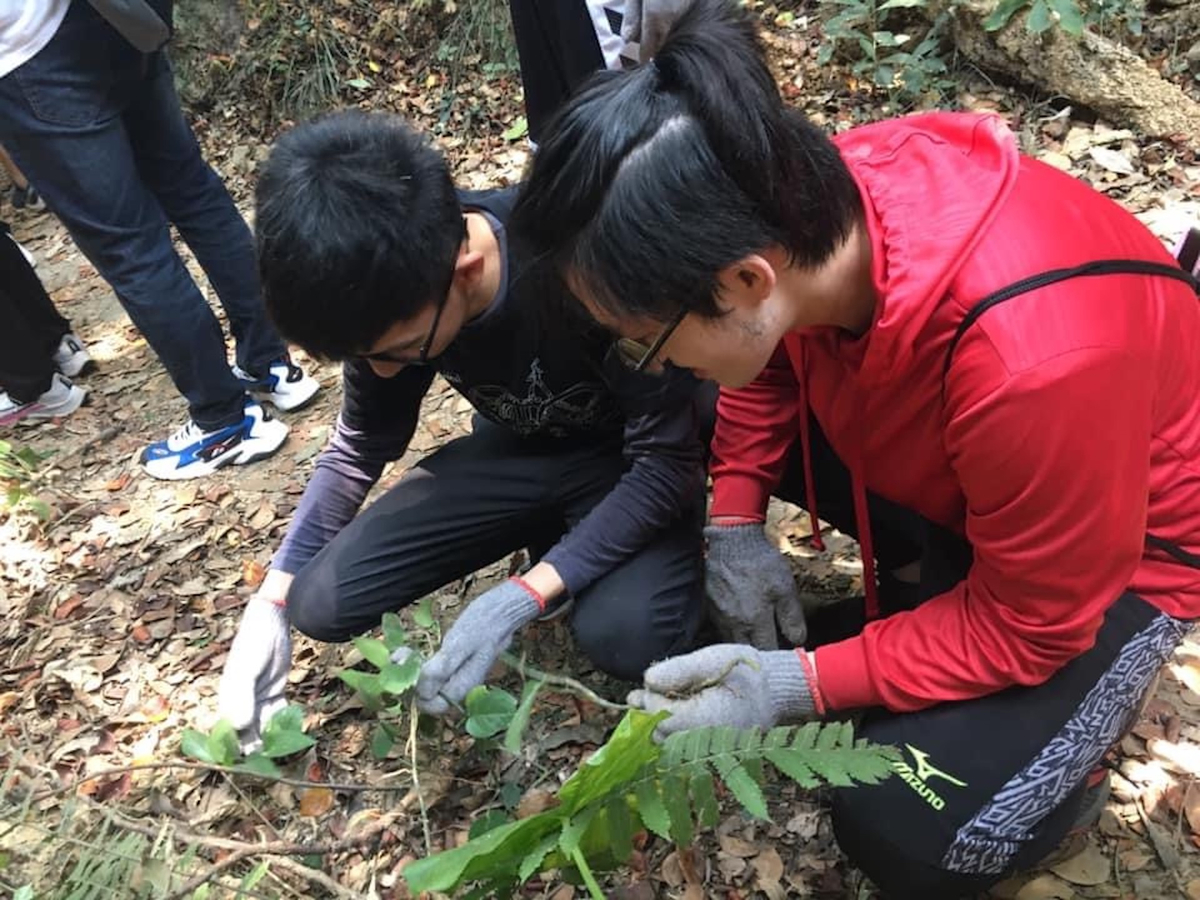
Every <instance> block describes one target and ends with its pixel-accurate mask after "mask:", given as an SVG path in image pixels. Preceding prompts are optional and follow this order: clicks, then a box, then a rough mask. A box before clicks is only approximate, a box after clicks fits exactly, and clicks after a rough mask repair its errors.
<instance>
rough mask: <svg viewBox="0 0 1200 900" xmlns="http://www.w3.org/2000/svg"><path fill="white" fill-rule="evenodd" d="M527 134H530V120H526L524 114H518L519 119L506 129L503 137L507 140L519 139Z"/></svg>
mask: <svg viewBox="0 0 1200 900" xmlns="http://www.w3.org/2000/svg"><path fill="white" fill-rule="evenodd" d="M527 134H529V122H527V121H526V120H525V117H524V116H518V117H517V120H516V121H515V122H513V123H512V125H511V126H510V127H509V128H507V129H505V131H504V133H503V134H502V135H501V137H502V138H504V139H505V140H506V141H519V140H520V139H521V138H523V137H525V135H527Z"/></svg>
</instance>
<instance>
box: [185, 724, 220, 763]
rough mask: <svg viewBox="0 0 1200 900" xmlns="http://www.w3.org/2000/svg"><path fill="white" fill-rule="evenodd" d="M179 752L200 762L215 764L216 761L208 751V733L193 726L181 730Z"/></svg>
mask: <svg viewBox="0 0 1200 900" xmlns="http://www.w3.org/2000/svg"><path fill="white" fill-rule="evenodd" d="M179 752H181V753H182V754H183V755H184V756H190V757H191V758H192V759H198V760H200V762H203V763H208V764H209V765H217V761H216V760H215V759H213V757H212V754H211V753H209V752H208V735H207V734H205V733H204V732H202V731H197V730H196V729H194V728H185V729H184V730H183V739H182V740H180V742H179Z"/></svg>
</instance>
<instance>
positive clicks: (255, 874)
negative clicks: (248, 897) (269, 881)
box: [238, 859, 271, 891]
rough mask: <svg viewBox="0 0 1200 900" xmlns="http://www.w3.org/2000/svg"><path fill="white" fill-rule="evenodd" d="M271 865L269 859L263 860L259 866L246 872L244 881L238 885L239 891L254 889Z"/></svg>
mask: <svg viewBox="0 0 1200 900" xmlns="http://www.w3.org/2000/svg"><path fill="white" fill-rule="evenodd" d="M270 866H271V861H270V860H269V859H264V860H262V861H261V862H260V863H259V864H258V865H257V866H255V867H254V868H253V869H251V870H250V871H249V872H248V873H246V877H245V878H243V879H242V883H241V884H240V885H238V889H239V891H252V890H254V886H255V885H256V884H258V883H259V882H260V881H262V880H263V878H264V876H266V874H267V870H268V869H269V868H270Z"/></svg>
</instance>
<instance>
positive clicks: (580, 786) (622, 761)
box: [558, 709, 667, 815]
mask: <svg viewBox="0 0 1200 900" xmlns="http://www.w3.org/2000/svg"><path fill="white" fill-rule="evenodd" d="M666 716H667V714H666V713H657V714H655V715H650V714H649V713H646V712H643V711H642V710H639V709H631V710H629V712H627V713H625V717H624V718H622V719H621V721H620V722H619V723H618V724H617V727H616V729H614V731H613V733H612V737H610V738H609V739H608V741H607V743H605V744H604V746H603V747H601V748H600V749H599V750H597V751H596V752H595V753H593V754H592V755H591V756H590V757H588V759H587V761H586V762H585V763H584V764H583V765H582V766H580V767H579V769H578V770H577V771H576V772H575V774H574V775H572V776H571V777H570V778H568V779H567V781H566V783H565V784H564V785H563V786H562V787H561V788H560V789H559V792H558V798H559V800H561V801H562V803H561V806H560V809H562V811H563V813H564V814H565V815H574V814H575V813H576V812H578V811H579V810H581V809H582V808H583V807H585V806H586V805H587V804H589V803H591V802H592V801H594V800H596V799H598V798H600V797H603V796H604V795H605V794H607V793H608V792H609V791H611V790H612V789H613V788H614V787H616V786H617V785H622V784H625V783H627V782H629V781H630V780H631V779H633V777H634V776H635V775H637V774H638V772H640V771H641V770H642V769H643V768H644V767H645V766H646V765H647V764H648V763H652V762H654V761H655V760H656V759H658V757H659V754H660V752H661V750H660V749H659V745H658V744H656V743H655V742H654V740H653V739H652V737H651V735H652V734H653V733H654V728H655V726H656V725H658V723H659V722H661V721H662V720H663V719H665V718H666Z"/></svg>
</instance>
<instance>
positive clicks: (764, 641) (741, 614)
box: [704, 522, 808, 650]
mask: <svg viewBox="0 0 1200 900" xmlns="http://www.w3.org/2000/svg"><path fill="white" fill-rule="evenodd" d="M704 538H705V541H706V542H707V546H708V549H707V552H706V556H705V568H706V573H705V579H706V580H705V584H706V589H707V592H708V600H709V612H710V614H711V615H712V617H713V624H714V625H716V627H717V631H719V632H720V634H721V637H723V638H725V639H726V640H729V641H733V642H734V643H738V644H753V645H754V646H755V647H758V648H759V649H760V650H774V649H775V648H777V647H778V646H779V638H778V635H777V634H776V631H775V625H776V623H778V624H779V630H780V631H782V632H783V636H784V637H785V638H786V639H787V641H788V642H789V643H790V644H792V645H793V646H795V647H799V646H801V645H802V644H803V643H804V639H805V638H806V637H807V636H808V625H807V623H806V622H805V621H804V607H803V606H801V604H800V595H799V594H798V593H797V591H796V579H795V578H794V577H793V575H792V567H791V566H790V565H789V564H788V561H787V558H786V557H785V556H784V555H783V554H782V553H780V552H779V551H778V550H776V549H775V548H774V547H772V546H771V543H770V541H768V540H767V534H766V532H765V531H764V530H763V526H762V525H760V524H758V523H757V522H751V523H748V524H745V525H709V526H708V527H707V528H705V529H704Z"/></svg>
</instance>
